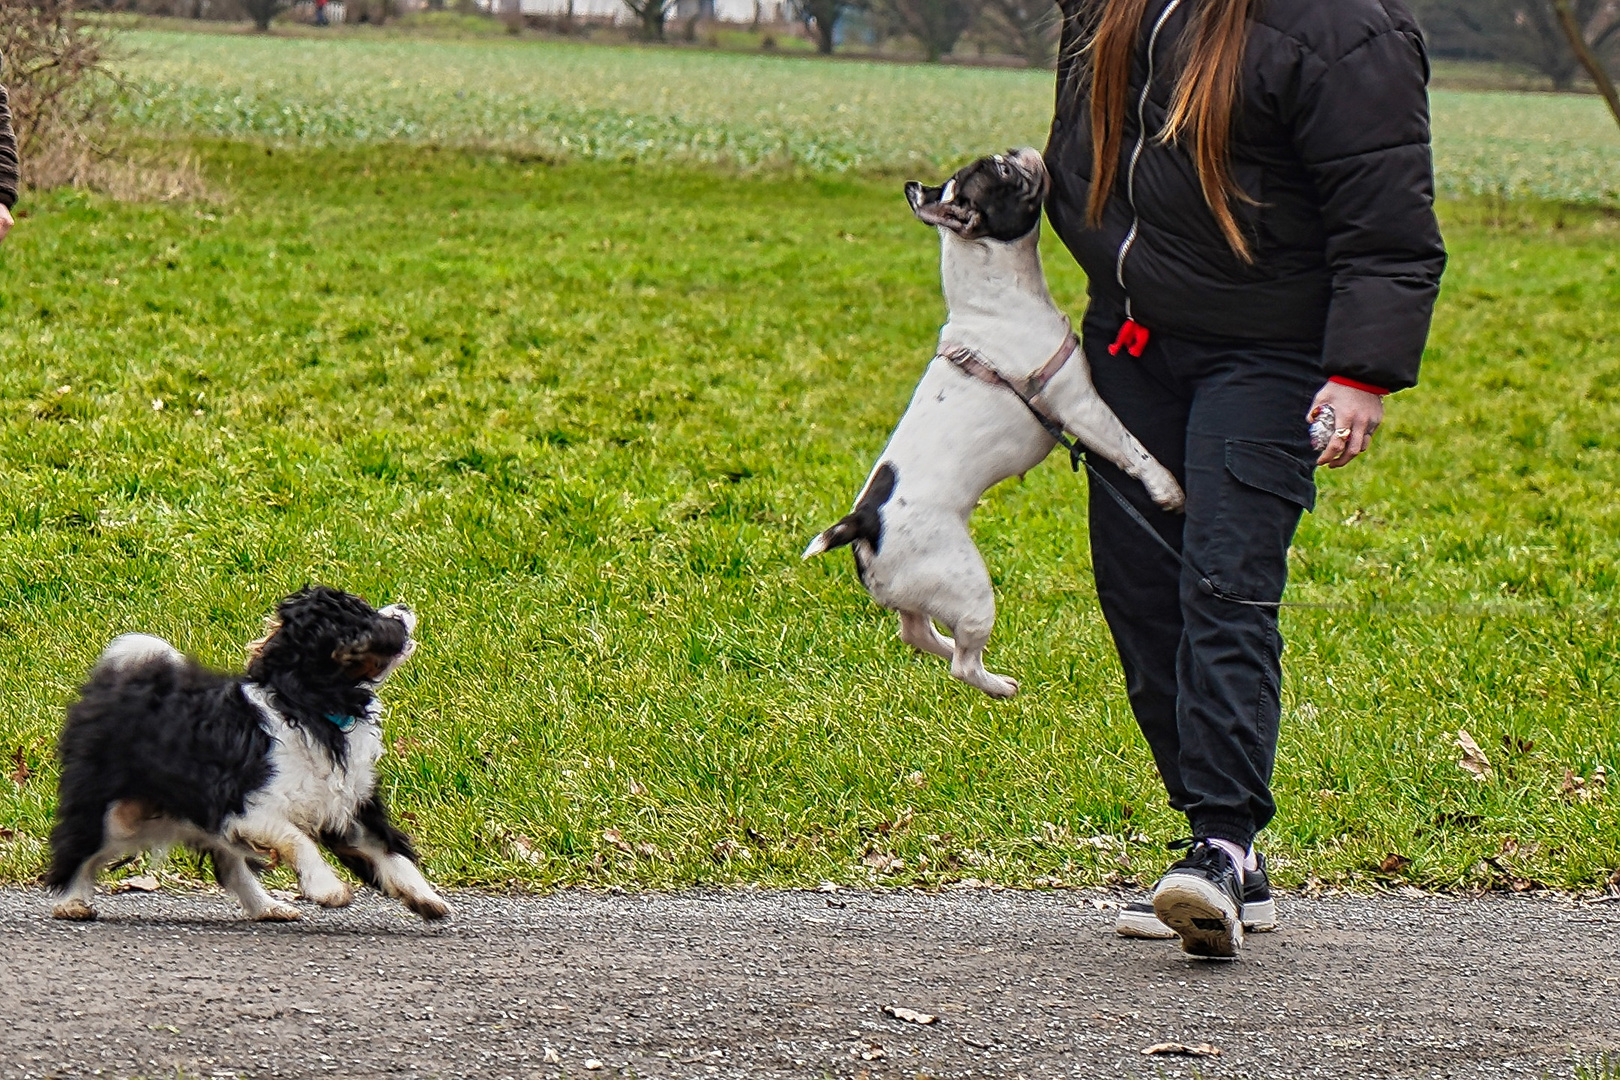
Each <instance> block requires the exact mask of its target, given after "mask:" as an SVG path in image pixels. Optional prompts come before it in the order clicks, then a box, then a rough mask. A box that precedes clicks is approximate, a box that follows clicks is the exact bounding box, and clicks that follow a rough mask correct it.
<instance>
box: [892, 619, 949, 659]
mask: <svg viewBox="0 0 1620 1080" xmlns="http://www.w3.org/2000/svg"><path fill="white" fill-rule="evenodd" d="M900 640H901V641H903V642H905V643H906V644H907V645H910V646H911V647H912V648H913V649H916V650H917V651H918V652H925V653H932V654H933V655H935V656H943V657H944V658H945V659H947V660H950V659H952V658H953V657H955V656H956V642H954V641H952V640H951V639H950V638H948V637H945V636H944V635H943V634H941V633H940V632H939V631H938V630H936V629H935V628H934V620H933V619H930V618H929V617H928V616H927V615H924V614H923V613H922V612H920V611H902V612H901V613H900Z"/></svg>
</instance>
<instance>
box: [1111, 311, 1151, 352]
mask: <svg viewBox="0 0 1620 1080" xmlns="http://www.w3.org/2000/svg"><path fill="white" fill-rule="evenodd" d="M1147 344H1148V328H1147V327H1145V326H1143V325H1142V324H1141V323H1139V322H1137V321H1136V320H1135V319H1126V320H1125V325H1124V326H1121V327H1120V328H1119V336H1118V337H1117V338H1115V339H1114V343H1113V344H1112V345H1110V346H1108V355H1109V356H1118V355H1119V350H1121V349H1124V350H1125V351H1126V352H1128V353H1130V354H1131V355H1132V356H1133V357H1136V358H1137V359H1140V358H1141V356H1142V353H1143V352H1145V351H1146V350H1147Z"/></svg>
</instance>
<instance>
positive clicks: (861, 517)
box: [803, 461, 897, 559]
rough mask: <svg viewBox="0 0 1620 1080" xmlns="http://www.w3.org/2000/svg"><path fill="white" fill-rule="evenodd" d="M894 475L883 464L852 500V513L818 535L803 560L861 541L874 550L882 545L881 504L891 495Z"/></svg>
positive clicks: (891, 465) (888, 464)
mask: <svg viewBox="0 0 1620 1080" xmlns="http://www.w3.org/2000/svg"><path fill="white" fill-rule="evenodd" d="M896 479H897V474H896V473H895V470H894V463H893V462H891V461H885V462H884V463H883V464H881V465H879V466H878V467H877V469H876V470H875V471H873V473H872V478H871V479H870V480H868V481H867V482H866V490H865V491H862V492H861V497H860V498H858V499H856V500H855V509H853V510H851V511H850V512H849V513H847V514H845V515H844V516H843V517H841V518H839V519H838V522H837V524H835V525H833V526H832V527H831V528H829V529H827V530H826V531H824V532H822V533H821V535H819V536H817V537H816V538H815V539H814V540H812V541H810V546H809V547H807V548H805V549H804V555H803V558H806V559H808V558H810V557H811V556H812V555H820V554H821V553H822V552H824V551H831V550H832V549H833V548H838V547H843V546H844V545H846V544H852V543H854V542H855V541H857V540H865V541H866V542H867V543H869V544H871V545H872V548H873V550H874V551H875V550H877V549H878V548H879V547H881V546H882V543H883V515H882V514H881V513H880V511H881V510H882V509H883V504H884V503H886V502H888V501H889V496H891V495H893V494H894V482H895V480H896Z"/></svg>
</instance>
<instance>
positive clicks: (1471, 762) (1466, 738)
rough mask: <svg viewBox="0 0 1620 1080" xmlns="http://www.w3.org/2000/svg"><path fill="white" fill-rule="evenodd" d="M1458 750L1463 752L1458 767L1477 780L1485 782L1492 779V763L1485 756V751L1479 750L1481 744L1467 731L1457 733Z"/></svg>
mask: <svg viewBox="0 0 1620 1080" xmlns="http://www.w3.org/2000/svg"><path fill="white" fill-rule="evenodd" d="M1457 748H1458V749H1459V750H1461V751H1462V757H1461V758H1459V759H1458V761H1457V767H1458V768H1459V769H1461V770H1462V771H1463V772H1465V773H1468V774H1469V775H1470V776H1472V777H1473V778H1474V779H1475V780H1479V781H1485V780H1489V779H1490V778H1491V761H1490V758H1487V757H1486V756H1485V751H1483V750H1481V749H1480V748H1479V743H1477V742H1475V741H1474V737H1473V736H1472V735H1470V734H1468V732H1467V731H1466V730H1458V732H1457Z"/></svg>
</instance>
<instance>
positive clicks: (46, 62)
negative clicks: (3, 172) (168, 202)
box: [0, 0, 203, 200]
mask: <svg viewBox="0 0 1620 1080" xmlns="http://www.w3.org/2000/svg"><path fill="white" fill-rule="evenodd" d="M0 56H4V58H5V71H4V75H3V76H0V79H3V81H4V83H5V86H6V89H7V91H8V92H9V94H10V97H11V115H12V125H13V127H14V128H15V129H16V132H17V154H18V157H19V158H20V159H21V162H22V179H23V184H24V186H25V187H29V188H35V189H44V188H53V187H62V186H66V185H72V186H75V187H88V188H94V189H96V190H98V191H104V192H106V193H108V194H111V195H113V196H114V197H115V198H120V199H132V200H133V199H168V198H176V197H179V196H184V195H189V194H197V193H200V192H201V191H202V190H203V185H202V179H201V174H200V173H199V172H198V169H197V166H196V163H195V161H193V160H192V159H190V158H189V157H183V158H182V160H180V161H179V162H173V161H170V162H163V161H160V160H158V159H157V157H156V155H154V154H152V153H144V154H142V153H137V152H133V151H132V150H131V149H129V148H128V147H124V146H120V145H119V140H118V139H117V138H116V137H115V133H114V131H113V129H112V128H111V126H110V124H109V122H108V114H109V112H110V110H111V105H112V101H113V97H114V95H115V94H116V93H117V90H118V85H117V82H116V81H115V80H114V78H113V74H112V71H111V70H110V68H109V66H108V46H107V40H106V38H105V37H104V36H103V35H102V34H101V33H100V32H98V31H97V30H96V29H95V28H94V27H92V26H89V25H87V24H85V23H84V22H82V21H80V20H79V19H78V18H77V17H76V16H75V14H74V10H73V4H72V2H71V0H0Z"/></svg>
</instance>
